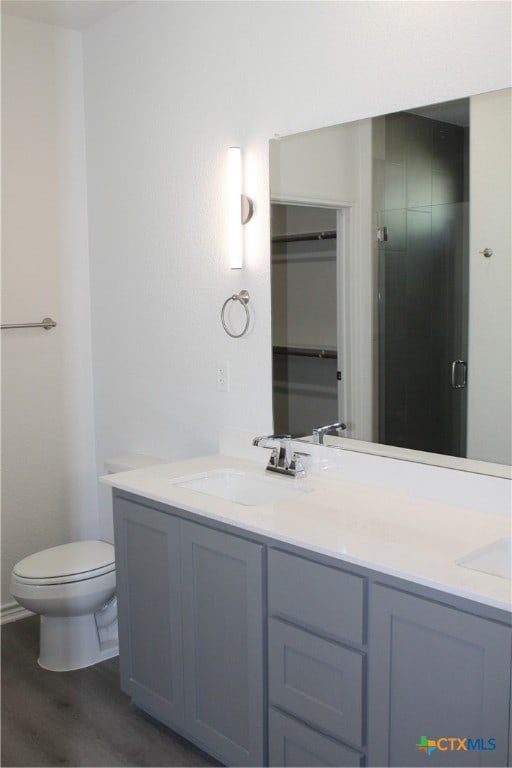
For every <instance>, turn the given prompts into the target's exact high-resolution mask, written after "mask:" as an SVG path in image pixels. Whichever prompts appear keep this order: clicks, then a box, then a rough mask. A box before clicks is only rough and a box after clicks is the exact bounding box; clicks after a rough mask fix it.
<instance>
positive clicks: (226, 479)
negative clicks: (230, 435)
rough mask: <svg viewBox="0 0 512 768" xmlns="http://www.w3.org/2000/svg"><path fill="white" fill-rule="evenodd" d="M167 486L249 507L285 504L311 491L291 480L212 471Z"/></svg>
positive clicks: (217, 470) (230, 470) (220, 470)
mask: <svg viewBox="0 0 512 768" xmlns="http://www.w3.org/2000/svg"><path fill="white" fill-rule="evenodd" d="M169 482H171V483H172V484H173V485H178V486H179V487H180V488H188V489H189V490H191V491H197V492H198V493H204V494H206V495H207V496H216V497H217V498H220V499H226V500H228V501H234V502H235V504H243V505H244V506H248V507H257V506H258V505H260V504H272V503H274V502H277V501H285V500H287V499H292V498H294V497H296V496H301V495H303V494H305V493H310V492H311V491H312V490H313V489H312V488H307V487H305V486H303V485H295V484H294V483H295V482H296V481H295V480H294V479H293V478H289V477H283V478H281V479H277V478H275V479H273V478H270V477H266V476H265V475H258V474H256V473H254V472H243V471H241V470H236V469H214V470H211V471H210V472H202V473H201V474H198V475H188V476H186V477H177V478H176V479H174V480H170V481H169Z"/></svg>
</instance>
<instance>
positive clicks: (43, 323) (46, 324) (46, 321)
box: [0, 317, 57, 331]
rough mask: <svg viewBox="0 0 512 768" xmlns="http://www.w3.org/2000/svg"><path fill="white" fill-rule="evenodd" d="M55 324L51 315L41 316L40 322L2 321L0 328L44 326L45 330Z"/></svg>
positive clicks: (53, 326)
mask: <svg viewBox="0 0 512 768" xmlns="http://www.w3.org/2000/svg"><path fill="white" fill-rule="evenodd" d="M56 325H57V323H56V322H55V320H52V319H51V317H43V319H42V320H41V322H40V323H2V325H1V326H0V327H1V328H2V330H3V329H4V328H44V329H45V331H49V330H50V328H55V326H56Z"/></svg>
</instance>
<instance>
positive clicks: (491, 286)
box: [270, 89, 512, 476]
mask: <svg viewBox="0 0 512 768" xmlns="http://www.w3.org/2000/svg"><path fill="white" fill-rule="evenodd" d="M510 116H511V89H504V90H500V91H494V92H491V93H486V94H479V95H476V96H472V97H469V98H463V99H459V100H456V101H451V102H447V103H445V104H436V105H431V106H428V107H421V108H413V109H410V110H404V111H402V112H399V113H396V114H390V115H383V116H379V117H376V118H368V119H364V120H359V121H355V122H351V123H345V124H342V125H338V126H331V127H327V128H320V129H318V130H313V131H308V132H305V133H301V134H294V135H290V136H284V137H281V138H278V139H273V140H271V142H270V190H271V192H270V194H271V234H272V248H271V252H272V268H271V275H272V344H273V415H274V429H275V431H276V432H278V433H290V434H292V435H294V436H295V437H301V438H303V439H305V440H311V439H313V436H312V435H313V430H314V428H316V427H319V426H323V425H325V424H330V423H336V422H338V423H340V422H342V423H343V424H344V425H345V426H346V428H345V429H343V430H333V432H332V434H328V435H326V436H325V437H323V436H322V438H323V439H324V444H326V445H332V446H334V447H338V448H339V447H345V448H350V449H351V450H360V451H364V452H368V453H378V454H380V455H386V456H396V457H399V458H402V459H407V460H411V461H421V462H427V463H431V464H436V465H441V466H447V467H456V468H460V469H467V470H469V471H476V472H482V473H486V474H494V475H498V476H510V465H511V463H512V458H511V456H512V445H511V424H512V404H511V397H512V382H511V349H512V342H511V279H512V273H511V228H510V210H511V178H510V168H511V125H510V123H511V118H510Z"/></svg>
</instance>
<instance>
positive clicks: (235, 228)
mask: <svg viewBox="0 0 512 768" xmlns="http://www.w3.org/2000/svg"><path fill="white" fill-rule="evenodd" d="M228 174H229V190H228V195H229V264H230V267H231V269H242V267H243V236H242V224H247V222H248V221H250V219H251V217H252V214H253V205H252V200H251V199H250V198H248V197H247V196H246V195H244V194H242V153H241V151H240V147H230V148H229V150H228Z"/></svg>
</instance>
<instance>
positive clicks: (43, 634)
mask: <svg viewBox="0 0 512 768" xmlns="http://www.w3.org/2000/svg"><path fill="white" fill-rule="evenodd" d="M118 654H119V645H118V643H117V641H110V642H106V643H105V642H103V643H101V642H100V638H99V635H98V629H97V626H96V620H95V616H94V614H86V615H85V616H41V624H40V637H39V658H38V660H37V661H38V664H39V666H41V667H43V669H48V670H50V671H52V672H71V671H72V670H73V669H82V668H83V667H90V666H91V665H92V664H97V663H98V662H99V661H105V660H106V659H111V658H113V657H114V656H117V655H118Z"/></svg>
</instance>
